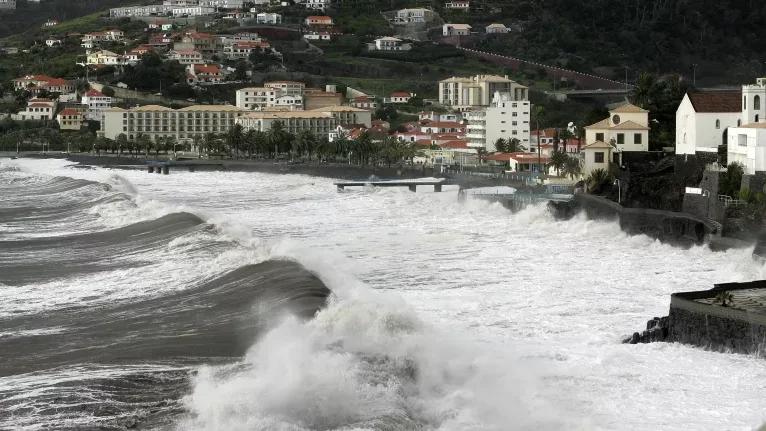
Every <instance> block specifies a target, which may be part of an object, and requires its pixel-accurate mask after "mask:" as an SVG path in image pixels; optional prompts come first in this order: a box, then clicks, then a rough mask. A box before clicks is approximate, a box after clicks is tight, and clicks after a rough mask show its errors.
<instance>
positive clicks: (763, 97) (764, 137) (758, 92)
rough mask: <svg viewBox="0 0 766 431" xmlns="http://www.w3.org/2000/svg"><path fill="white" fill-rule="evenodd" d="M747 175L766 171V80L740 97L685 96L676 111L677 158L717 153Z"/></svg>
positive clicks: (746, 90)
mask: <svg viewBox="0 0 766 431" xmlns="http://www.w3.org/2000/svg"><path fill="white" fill-rule="evenodd" d="M719 145H726V146H727V153H728V161H729V162H740V163H742V164H743V165H744V166H745V173H748V174H754V173H755V172H756V171H766V78H758V80H757V83H756V84H753V85H743V86H742V92H741V93H733V94H710V93H708V94H705V93H696V94H686V95H685V96H684V98H683V100H682V101H681V104H680V105H679V106H678V109H677V110H676V154H697V153H718V146H719Z"/></svg>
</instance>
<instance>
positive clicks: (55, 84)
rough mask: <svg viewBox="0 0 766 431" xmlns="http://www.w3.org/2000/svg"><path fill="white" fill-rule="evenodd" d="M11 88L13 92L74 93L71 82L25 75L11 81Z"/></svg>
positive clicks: (45, 76)
mask: <svg viewBox="0 0 766 431" xmlns="http://www.w3.org/2000/svg"><path fill="white" fill-rule="evenodd" d="M13 88H14V89H15V90H30V89H37V90H39V89H45V90H47V91H50V92H56V93H60V94H69V93H72V92H74V84H72V83H71V82H69V81H67V80H65V79H61V78H52V77H50V76H48V75H25V76H22V77H19V78H16V79H14V80H13ZM30 91H31V90H30ZM33 92H34V91H33Z"/></svg>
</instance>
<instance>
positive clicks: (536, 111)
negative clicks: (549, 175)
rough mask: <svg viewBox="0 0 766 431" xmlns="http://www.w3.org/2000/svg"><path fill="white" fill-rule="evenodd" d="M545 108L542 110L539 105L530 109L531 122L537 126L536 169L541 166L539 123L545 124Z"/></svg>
mask: <svg viewBox="0 0 766 431" xmlns="http://www.w3.org/2000/svg"><path fill="white" fill-rule="evenodd" d="M545 116H546V112H545V108H543V107H542V106H540V105H537V106H535V107H534V108H532V121H534V122H535V123H536V124H537V166H538V168H539V167H540V166H541V165H542V162H541V160H542V151H543V150H542V141H541V140H540V134H541V130H540V123H543V125H544V124H545Z"/></svg>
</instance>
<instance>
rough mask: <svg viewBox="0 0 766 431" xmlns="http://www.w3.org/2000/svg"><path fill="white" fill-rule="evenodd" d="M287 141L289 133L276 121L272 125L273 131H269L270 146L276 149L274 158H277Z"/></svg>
mask: <svg viewBox="0 0 766 431" xmlns="http://www.w3.org/2000/svg"><path fill="white" fill-rule="evenodd" d="M286 140H287V132H286V131H285V128H284V126H283V125H282V122H281V121H274V122H273V123H271V129H269V144H270V146H271V147H272V148H274V158H277V155H278V154H279V149H280V148H282V147H284V146H285V141H286Z"/></svg>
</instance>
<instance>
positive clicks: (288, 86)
mask: <svg viewBox="0 0 766 431" xmlns="http://www.w3.org/2000/svg"><path fill="white" fill-rule="evenodd" d="M263 86H264V87H266V88H273V89H274V90H277V91H281V92H282V93H283V94H290V95H293V96H300V95H301V94H303V92H304V90H305V89H306V84H304V83H303V82H298V81H272V82H267V83H265V84H263Z"/></svg>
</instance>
